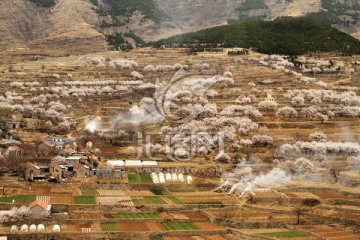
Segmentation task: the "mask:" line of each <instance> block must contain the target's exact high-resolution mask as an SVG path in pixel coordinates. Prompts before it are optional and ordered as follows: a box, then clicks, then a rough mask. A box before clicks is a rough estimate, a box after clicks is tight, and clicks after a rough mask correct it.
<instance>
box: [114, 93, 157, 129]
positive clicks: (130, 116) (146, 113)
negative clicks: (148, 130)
mask: <svg viewBox="0 0 360 240" xmlns="http://www.w3.org/2000/svg"><path fill="white" fill-rule="evenodd" d="M163 120H164V117H163V116H162V115H161V114H160V113H159V111H158V110H157V109H156V106H155V101H154V100H153V99H151V98H143V99H142V100H141V102H140V104H139V106H133V107H132V108H130V109H129V112H128V113H125V114H124V113H120V114H118V115H117V116H116V117H115V118H114V119H113V124H116V123H117V122H119V121H121V122H122V123H131V124H133V125H135V126H138V125H140V124H145V125H152V124H158V123H161V122H162V121H163Z"/></svg>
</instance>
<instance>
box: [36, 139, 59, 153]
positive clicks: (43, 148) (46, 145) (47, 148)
mask: <svg viewBox="0 0 360 240" xmlns="http://www.w3.org/2000/svg"><path fill="white" fill-rule="evenodd" d="M54 151H55V145H54V144H53V143H52V142H49V141H45V142H43V143H41V144H40V145H39V146H38V153H39V154H40V155H41V156H48V155H50V154H51V153H53V152H54Z"/></svg>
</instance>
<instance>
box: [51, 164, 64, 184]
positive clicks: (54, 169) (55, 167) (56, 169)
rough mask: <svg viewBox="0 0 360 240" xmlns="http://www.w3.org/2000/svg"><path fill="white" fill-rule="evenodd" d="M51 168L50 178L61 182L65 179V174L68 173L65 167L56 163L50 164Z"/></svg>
mask: <svg viewBox="0 0 360 240" xmlns="http://www.w3.org/2000/svg"><path fill="white" fill-rule="evenodd" d="M49 168H50V178H51V177H52V178H58V179H59V180H61V178H63V176H64V172H65V171H66V167H65V166H62V165H59V164H57V163H55V162H52V163H50V164H49ZM56 173H57V174H56Z"/></svg>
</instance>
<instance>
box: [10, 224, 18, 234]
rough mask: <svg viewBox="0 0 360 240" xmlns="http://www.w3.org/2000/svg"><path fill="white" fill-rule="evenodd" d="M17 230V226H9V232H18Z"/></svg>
mask: <svg viewBox="0 0 360 240" xmlns="http://www.w3.org/2000/svg"><path fill="white" fill-rule="evenodd" d="M18 232H19V228H18V226H16V225H12V226H11V228H10V233H18Z"/></svg>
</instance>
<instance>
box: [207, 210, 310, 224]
mask: <svg viewBox="0 0 360 240" xmlns="http://www.w3.org/2000/svg"><path fill="white" fill-rule="evenodd" d="M206 212H208V213H210V214H213V215H214V216H217V217H221V218H226V219H229V220H231V221H235V222H268V221H269V219H271V221H272V222H293V223H295V222H296V216H295V215H294V214H287V213H273V212H270V211H262V210H251V209H244V210H234V209H222V210H217V209H216V210H215V209H212V210H206ZM305 219H308V218H306V217H303V220H305Z"/></svg>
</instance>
